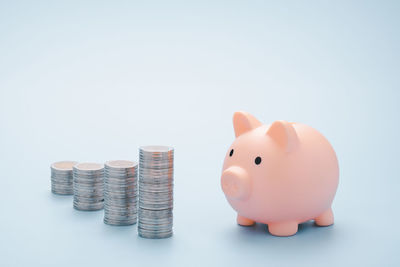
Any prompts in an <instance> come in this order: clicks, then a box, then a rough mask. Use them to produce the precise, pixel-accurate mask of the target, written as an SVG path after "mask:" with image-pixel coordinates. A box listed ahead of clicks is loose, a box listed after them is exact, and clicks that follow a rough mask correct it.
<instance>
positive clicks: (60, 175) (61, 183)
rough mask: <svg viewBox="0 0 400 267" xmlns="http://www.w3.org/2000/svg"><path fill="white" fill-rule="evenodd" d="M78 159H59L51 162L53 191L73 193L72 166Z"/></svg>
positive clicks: (62, 193) (60, 193)
mask: <svg viewBox="0 0 400 267" xmlns="http://www.w3.org/2000/svg"><path fill="white" fill-rule="evenodd" d="M75 164H77V162H76V161H59V162H55V163H53V164H51V166H50V169H51V192H53V193H54V194H59V195H72V194H73V187H72V183H73V178H72V167H73V166H74V165H75Z"/></svg>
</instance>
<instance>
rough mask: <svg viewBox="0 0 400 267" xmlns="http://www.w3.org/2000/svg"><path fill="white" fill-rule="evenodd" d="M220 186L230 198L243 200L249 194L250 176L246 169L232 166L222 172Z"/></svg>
mask: <svg viewBox="0 0 400 267" xmlns="http://www.w3.org/2000/svg"><path fill="white" fill-rule="evenodd" d="M221 186H222V190H223V191H224V193H225V195H226V196H228V197H229V198H232V199H241V200H244V199H246V198H247V197H248V196H249V195H250V178H249V175H248V174H247V172H246V170H245V169H243V168H241V167H238V166H232V167H229V168H228V169H226V170H225V171H224V172H223V173H222V177H221Z"/></svg>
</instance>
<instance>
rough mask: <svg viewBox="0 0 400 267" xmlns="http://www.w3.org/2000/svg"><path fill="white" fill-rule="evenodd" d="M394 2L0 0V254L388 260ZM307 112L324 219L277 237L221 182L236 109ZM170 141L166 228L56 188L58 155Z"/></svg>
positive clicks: (124, 154) (285, 115)
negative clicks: (332, 164)
mask: <svg viewBox="0 0 400 267" xmlns="http://www.w3.org/2000/svg"><path fill="white" fill-rule="evenodd" d="M399 11H400V8H399V5H398V2H393V3H391V2H389V1H382V2H379V3H378V2H375V3H374V2H371V1H362V2H359V3H357V2H353V1H342V2H341V1H335V3H329V2H328V1H315V2H307V1H306V2H301V3H300V2H298V1H293V2H285V3H283V2H280V3H279V4H269V3H265V2H263V1H242V2H239V1H210V2H206V1H199V3H194V2H193V3H189V2H188V1H160V2H154V1H126V2H118V3H116V2H114V3H111V2H109V3H107V2H100V1H93V2H90V1H85V3H83V1H68V2H67V1H65V2H64V3H63V2H62V1H57V2H54V1H48V2H45V1H41V2H40V1H30V2H25V3H24V2H18V1H9V2H8V3H7V2H5V1H4V2H0V127H1V128H0V168H1V179H0V188H1V192H2V193H1V195H0V197H1V199H0V200H1V201H0V211H1V215H0V216H1V217H0V229H1V230H0V231H1V232H0V265H1V266H28V265H29V266H54V265H57V266H71V265H74V266H83V265H85V266H139V264H142V265H143V266H149V265H154V266H155V265H158V266H178V265H181V266H205V265H208V266H220V265H229V266H234V265H238V266H244V265H252V266H275V265H279V266H282V265H283V266H285V265H305V266H309V265H332V266H338V265H364V266H368V265H372V266H377V265H380V266H390V265H392V266H395V265H397V266H398V265H399V263H400V257H399V254H398V248H399V245H400V241H399V240H400V231H399V227H398V222H399V219H400V216H399V208H398V202H399V198H398V194H399V193H400V192H399V191H400V190H399V185H400V183H399V166H400V164H399V152H398V151H399V149H400V146H399V142H398V138H399V114H400V113H399V106H398V105H399V100H400V93H399V71H400V68H399V60H400V57H399V45H400V34H399V26H400V25H399V24H400V23H399V16H398V14H399ZM237 110H245V111H248V112H250V113H252V114H253V115H255V116H256V117H257V118H258V119H259V120H261V121H263V122H264V123H267V124H269V123H271V122H273V121H274V120H278V119H284V120H288V121H298V122H301V123H305V124H308V125H311V126H313V127H315V128H316V129H318V130H319V131H321V132H322V133H323V134H324V135H325V136H326V137H327V138H328V140H330V142H331V143H332V145H333V147H334V148H335V150H336V152H337V156H338V159H339V164H340V184H339V188H338V192H337V196H336V199H335V201H334V206H333V210H334V213H335V219H336V221H335V225H333V226H331V227H325V228H318V227H316V226H314V225H313V223H311V222H310V223H306V224H304V225H301V226H300V229H299V232H298V234H297V235H295V236H292V237H288V238H279V237H273V236H271V235H269V234H268V233H267V229H266V226H264V225H257V226H255V227H250V228H244V227H240V226H237V225H236V222H235V213H234V211H233V210H232V208H231V207H230V206H229V205H228V203H227V202H226V200H225V198H224V195H223V193H222V190H221V189H220V184H219V183H220V174H221V168H222V162H223V159H224V157H225V153H226V150H227V148H228V147H229V146H230V144H231V142H232V141H233V139H234V133H233V127H232V115H233V112H234V111H237ZM148 144H162V145H171V146H173V147H174V148H175V195H174V197H175V209H174V215H175V216H174V236H173V237H172V238H170V239H166V240H146V239H141V238H139V237H138V236H137V232H136V227H135V226H133V227H111V226H107V225H104V224H103V222H102V217H103V213H102V211H99V212H78V211H75V210H73V208H72V197H60V196H55V195H52V194H51V193H50V168H49V167H50V164H51V163H52V162H54V161H59V160H78V161H95V162H104V161H106V160H109V159H131V160H137V157H138V147H139V146H140V145H148Z"/></svg>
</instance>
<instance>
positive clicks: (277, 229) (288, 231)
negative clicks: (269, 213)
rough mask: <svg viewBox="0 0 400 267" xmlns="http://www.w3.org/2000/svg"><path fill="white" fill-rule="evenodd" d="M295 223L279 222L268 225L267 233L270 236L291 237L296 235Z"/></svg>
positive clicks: (296, 224) (296, 226) (296, 225)
mask: <svg viewBox="0 0 400 267" xmlns="http://www.w3.org/2000/svg"><path fill="white" fill-rule="evenodd" d="M297 228H298V223H297V222H279V223H269V224H268V231H269V233H270V234H271V235H276V236H291V235H294V234H296V233H297Z"/></svg>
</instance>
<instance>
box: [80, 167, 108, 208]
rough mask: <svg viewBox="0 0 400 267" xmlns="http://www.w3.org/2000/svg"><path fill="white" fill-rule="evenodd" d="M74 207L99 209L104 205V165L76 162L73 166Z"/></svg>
mask: <svg viewBox="0 0 400 267" xmlns="http://www.w3.org/2000/svg"><path fill="white" fill-rule="evenodd" d="M73 173H74V208H75V209H77V210H101V209H102V208H103V205H104V196H103V186H104V185H103V183H104V165H103V164H98V163H78V164H76V165H75V166H74V172H73Z"/></svg>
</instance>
